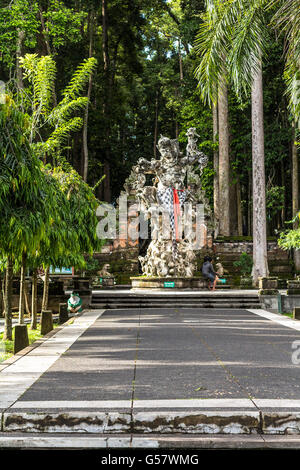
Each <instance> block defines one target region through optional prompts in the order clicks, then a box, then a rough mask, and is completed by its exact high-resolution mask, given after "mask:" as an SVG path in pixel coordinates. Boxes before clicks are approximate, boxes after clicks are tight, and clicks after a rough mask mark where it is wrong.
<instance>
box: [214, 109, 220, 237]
mask: <svg viewBox="0 0 300 470" xmlns="http://www.w3.org/2000/svg"><path fill="white" fill-rule="evenodd" d="M212 115H213V143H214V144H216V143H217V136H218V105H217V104H215V105H214V104H213V107H212ZM214 172H215V173H214V217H215V222H216V225H217V226H216V230H215V236H218V233H219V151H218V149H214Z"/></svg>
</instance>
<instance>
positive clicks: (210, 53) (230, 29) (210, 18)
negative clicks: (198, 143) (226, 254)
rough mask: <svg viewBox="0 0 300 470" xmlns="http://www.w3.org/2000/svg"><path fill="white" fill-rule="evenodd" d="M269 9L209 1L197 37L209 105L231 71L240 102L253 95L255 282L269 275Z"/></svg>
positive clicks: (246, 0)
mask: <svg viewBox="0 0 300 470" xmlns="http://www.w3.org/2000/svg"><path fill="white" fill-rule="evenodd" d="M263 6H264V0H256V1H255V2H253V1H252V0H226V1H220V0H207V1H206V13H205V15H204V17H203V19H204V21H203V24H202V25H201V27H200V30H199V33H198V36H197V38H196V50H197V52H198V53H199V54H200V55H201V54H202V55H201V61H200V64H199V65H198V67H197V69H196V71H195V74H196V76H197V78H198V80H199V87H200V88H201V90H202V98H203V99H205V100H208V101H212V102H214V103H215V102H216V96H217V90H218V84H219V83H220V80H221V81H224V76H225V77H226V72H227V71H228V75H229V77H230V80H231V82H232V83H233V86H234V89H235V90H236V93H237V94H238V95H239V96H240V97H241V96H242V95H243V94H247V92H248V91H249V90H251V100H252V177H253V185H252V187H253V260H254V268H253V278H254V282H255V283H256V282H257V281H258V277H259V276H267V275H268V264H267V229H266V198H265V157H264V128H263V89H262V56H263V53H264V50H265V46H266V41H267V38H268V36H267V28H266V21H265V16H264V14H263V13H264V11H263ZM221 192H222V189H221V188H220V194H221ZM220 204H221V201H220Z"/></svg>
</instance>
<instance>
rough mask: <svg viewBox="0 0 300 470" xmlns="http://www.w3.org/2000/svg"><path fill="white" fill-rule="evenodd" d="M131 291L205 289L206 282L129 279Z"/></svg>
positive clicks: (194, 278) (191, 279)
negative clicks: (167, 288)
mask: <svg viewBox="0 0 300 470" xmlns="http://www.w3.org/2000/svg"><path fill="white" fill-rule="evenodd" d="M130 280H131V286H132V288H133V289H164V288H166V287H170V288H172V287H174V288H175V289H193V288H195V289H205V290H207V286H208V282H207V280H205V279H204V278H201V277H188V278H187V277H142V276H138V277H131V278H130Z"/></svg>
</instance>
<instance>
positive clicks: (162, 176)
mask: <svg viewBox="0 0 300 470" xmlns="http://www.w3.org/2000/svg"><path fill="white" fill-rule="evenodd" d="M186 135H187V137H188V144H187V148H186V156H184V155H183V154H182V153H181V152H180V148H179V144H178V141H177V139H169V138H168V137H164V136H161V137H160V139H159V141H158V145H157V148H158V150H159V152H160V159H159V160H155V159H152V160H151V161H149V160H146V159H145V158H140V159H139V160H138V162H137V165H135V166H134V167H133V169H132V172H131V175H130V176H129V178H128V179H127V181H126V182H125V185H124V187H125V190H126V192H127V193H128V194H129V192H130V190H134V192H135V195H136V198H137V199H138V201H139V203H140V207H141V210H142V211H143V212H145V214H146V217H148V218H151V225H152V227H151V228H152V240H151V242H150V245H149V247H148V250H147V253H146V256H144V257H142V256H140V257H139V261H140V263H141V266H142V271H143V274H144V275H146V276H149V277H150V276H155V277H157V276H158V277H174V276H176V277H192V276H193V272H194V269H195V267H194V260H195V249H194V247H193V243H194V239H193V236H192V224H190V227H189V228H188V229H187V230H185V233H184V237H181V236H180V235H181V234H180V227H181V226H182V209H183V207H184V205H185V204H186V203H191V204H194V205H195V204H197V203H198V204H200V203H202V204H203V205H204V207H205V210H206V215H207V220H206V221H205V222H209V223H210V224H211V219H212V217H211V212H210V208H209V204H208V202H207V201H206V199H205V195H204V191H202V189H201V180H200V176H199V175H198V174H197V173H195V171H194V167H193V166H194V164H195V163H198V169H199V172H200V175H201V174H202V171H203V168H204V167H205V166H206V165H207V163H208V158H207V156H206V155H205V154H204V153H203V152H201V151H199V150H198V148H197V138H198V137H199V136H198V135H197V133H196V129H195V128H190V129H189V130H188V131H187V133H186ZM146 174H153V175H154V178H153V180H152V181H153V186H145V183H146V176H145V175H146ZM186 186H187V188H186ZM158 206H160V207H161V208H163V210H164V212H165V213H166V214H167V215H168V218H169V220H168V223H166V221H165V220H164V219H163V217H162V216H161V215H157V214H156V211H157V207H158ZM192 216H193V217H195V213H194V212H193V214H192ZM193 220H194V219H193ZM163 229H164V230H163ZM166 229H168V230H169V232H170V236H169V237H165V232H166ZM194 236H195V234H194Z"/></svg>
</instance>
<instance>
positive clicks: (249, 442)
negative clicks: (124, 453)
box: [0, 433, 300, 450]
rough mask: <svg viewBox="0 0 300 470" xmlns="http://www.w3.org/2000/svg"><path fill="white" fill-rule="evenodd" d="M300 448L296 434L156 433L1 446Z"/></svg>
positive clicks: (14, 441)
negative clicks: (189, 434) (213, 434)
mask: <svg viewBox="0 0 300 470" xmlns="http://www.w3.org/2000/svg"><path fill="white" fill-rule="evenodd" d="M139 448H140V449H171V450H176V449H199V450H200V449H235V450H239V449H241V450H242V449H249V450H251V449H260V450H268V449H298V450H299V449H300V438H299V437H295V436H259V435H234V436H232V435H231V436H228V435H215V436H212V435H205V434H203V435H193V436H187V435H184V434H176V435H174V434H172V435H170V434H165V435H159V434H153V435H151V436H147V437H145V436H143V435H139V434H136V435H130V434H128V435H116V434H114V435H108V434H106V435H103V434H102V435H101V434H97V435H95V434H90V435H89V436H86V434H72V435H70V434H69V435H66V434H61V435H59V436H57V435H56V436H55V435H53V434H43V435H39V436H37V435H36V434H31V433H30V434H26V435H24V434H23V435H20V434H14V433H12V434H9V435H7V434H2V433H0V449H1V450H3V449H43V450H47V449H66V450H75V449H85V450H87V449H139Z"/></svg>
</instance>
